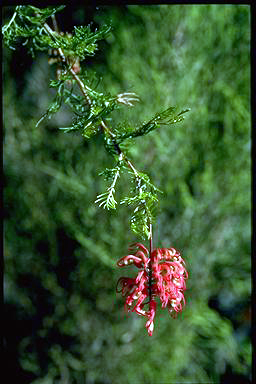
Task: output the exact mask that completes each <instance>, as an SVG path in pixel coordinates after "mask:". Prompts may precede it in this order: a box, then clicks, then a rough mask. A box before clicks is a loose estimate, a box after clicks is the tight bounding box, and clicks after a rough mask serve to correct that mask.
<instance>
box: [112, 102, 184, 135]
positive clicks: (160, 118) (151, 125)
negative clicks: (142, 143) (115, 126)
mask: <svg viewBox="0 0 256 384" xmlns="http://www.w3.org/2000/svg"><path fill="white" fill-rule="evenodd" d="M176 110H177V108H176V107H169V108H167V109H166V110H164V111H163V112H160V113H157V114H156V115H155V116H154V117H153V118H152V119H151V120H150V121H148V122H147V123H144V124H142V125H141V126H140V127H139V128H137V129H133V128H131V126H128V127H126V129H124V130H123V132H122V131H121V132H119V133H117V141H118V142H122V141H123V140H125V139H127V138H134V137H138V136H144V135H146V134H147V133H149V132H151V131H153V130H155V129H157V128H159V127H160V126H161V125H171V124H175V123H178V122H180V121H182V120H184V116H183V115H184V113H186V112H188V111H190V109H184V110H182V111H181V112H179V113H177V112H176Z"/></svg>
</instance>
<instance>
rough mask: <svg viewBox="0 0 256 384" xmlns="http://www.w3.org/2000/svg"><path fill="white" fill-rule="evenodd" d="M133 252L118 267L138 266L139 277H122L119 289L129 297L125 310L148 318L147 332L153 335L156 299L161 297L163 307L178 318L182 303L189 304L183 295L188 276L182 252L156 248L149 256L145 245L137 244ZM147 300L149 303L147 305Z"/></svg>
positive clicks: (118, 263) (123, 294)
mask: <svg viewBox="0 0 256 384" xmlns="http://www.w3.org/2000/svg"><path fill="white" fill-rule="evenodd" d="M129 251H131V254H129V255H127V256H124V257H122V258H121V259H120V260H119V261H118V262H117V265H118V266H119V267H125V266H127V265H131V264H134V265H135V266H136V267H137V268H138V269H139V272H138V275H137V277H136V278H131V277H120V279H119V280H118V282H117V288H116V290H117V292H121V293H122V296H124V297H126V300H125V308H126V309H127V310H128V312H129V311H132V312H136V313H138V315H141V316H145V317H146V318H147V319H148V320H147V322H146V329H147V331H148V334H149V336H152V334H153V330H154V317H155V313H156V307H157V302H156V297H159V299H160V301H161V304H162V305H161V306H162V308H166V307H167V309H168V311H169V313H170V314H171V316H172V317H175V316H176V315H177V313H178V312H181V311H182V302H183V304H185V298H184V294H183V292H184V291H185V289H186V284H185V280H186V279H187V278H188V273H187V271H186V268H185V262H184V260H183V259H182V257H181V256H180V253H179V251H177V250H176V249H174V248H156V249H154V250H153V251H152V253H151V255H149V252H148V250H147V248H146V247H145V246H144V245H143V244H141V243H135V244H132V245H131V247H130V248H129ZM147 298H149V302H147V303H146V302H145V300H146V299H147ZM148 303H149V310H147V311H146V310H145V309H144V306H145V305H146V304H148Z"/></svg>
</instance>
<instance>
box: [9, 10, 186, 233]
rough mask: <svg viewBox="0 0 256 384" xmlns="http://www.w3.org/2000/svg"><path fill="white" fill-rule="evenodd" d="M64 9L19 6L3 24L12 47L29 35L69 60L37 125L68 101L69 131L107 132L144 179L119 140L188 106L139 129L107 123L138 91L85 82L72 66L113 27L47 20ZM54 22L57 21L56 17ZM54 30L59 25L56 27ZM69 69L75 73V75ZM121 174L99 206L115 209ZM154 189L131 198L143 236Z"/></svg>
mask: <svg viewBox="0 0 256 384" xmlns="http://www.w3.org/2000/svg"><path fill="white" fill-rule="evenodd" d="M62 9H63V7H62V6H61V7H58V8H53V7H49V8H45V9H44V10H40V9H38V8H35V7H33V6H18V7H16V8H15V13H14V15H13V17H12V19H11V21H10V22H9V23H8V24H7V25H5V26H4V27H3V35H4V40H5V41H6V43H7V45H8V46H9V47H11V46H12V45H13V42H14V41H15V39H17V38H18V37H26V38H31V39H32V41H31V49H32V52H33V54H34V50H36V49H40V50H42V49H47V50H48V49H53V48H55V49H56V50H57V51H58V53H59V56H60V59H61V62H62V64H64V65H65V69H63V70H62V72H61V74H59V76H58V77H59V78H60V79H59V81H51V82H50V86H51V87H53V88H57V90H56V96H55V98H54V100H53V102H52V103H51V104H50V106H49V107H48V109H47V112H46V113H45V114H44V115H43V117H42V118H41V119H40V120H39V122H38V123H37V125H38V124H39V123H40V122H41V121H42V120H43V119H44V118H45V117H48V118H51V117H52V115H53V114H54V113H56V112H58V111H59V109H60V108H61V105H62V103H63V102H64V103H66V104H68V105H70V107H71V109H72V110H73V112H74V113H75V115H76V117H75V118H74V119H73V123H72V126H71V127H69V128H64V130H65V132H70V131H74V130H77V131H79V132H80V133H81V134H82V136H83V137H85V138H86V139H90V138H91V137H93V136H95V135H96V134H97V133H100V132H101V131H102V133H103V134H104V135H105V141H106V144H107V145H106V149H107V150H108V151H109V152H110V153H111V154H112V155H114V154H115V153H117V154H118V155H120V154H121V156H122V160H124V161H126V163H127V164H128V166H129V167H130V168H131V169H132V171H133V172H134V174H135V180H136V182H138V183H140V182H141V178H140V177H139V176H138V172H137V170H136V169H135V168H134V166H133V165H132V163H131V162H130V160H129V159H128V158H127V156H123V154H122V150H121V148H120V146H119V144H120V143H121V142H123V141H124V140H125V139H127V138H129V139H130V138H134V137H138V136H144V135H146V134H147V133H149V132H150V131H152V130H154V129H156V128H158V127H159V126H160V125H170V124H175V123H176V122H180V121H182V120H183V114H184V113H186V112H187V111H188V109H186V110H183V111H181V112H180V113H178V114H176V115H175V114H174V111H175V108H173V107H169V108H168V109H166V110H165V111H163V112H161V113H158V114H157V115H156V116H154V117H153V119H151V120H150V121H149V122H146V123H144V124H143V125H142V126H141V127H140V128H138V129H136V130H130V129H127V128H126V126H123V129H122V132H117V133H115V130H113V131H112V129H111V127H110V128H109V127H107V125H106V123H105V119H107V118H108V116H109V115H110V114H111V112H112V111H113V110H114V109H117V108H119V106H120V105H127V106H133V102H136V101H138V100H139V99H138V97H137V95H136V94H135V93H123V94H118V95H117V96H116V97H113V96H111V95H109V94H106V95H104V94H103V93H99V92H97V91H96V90H95V89H92V88H91V87H90V83H88V80H89V79H87V78H84V80H87V81H85V82H82V80H81V79H80V77H79V76H78V75H77V73H76V72H77V71H78V72H80V66H79V70H78V69H76V70H75V69H74V68H73V65H74V63H75V62H76V61H77V60H78V59H80V60H84V59H85V57H86V56H88V55H94V53H95V50H96V48H97V45H96V41H97V40H99V39H102V38H104V37H105V36H106V35H107V34H108V32H109V31H110V28H109V27H106V26H103V27H102V28H101V30H100V31H99V32H97V31H95V32H94V33H93V32H91V31H90V27H75V29H74V32H73V34H68V33H66V34H64V33H61V32H59V31H58V30H55V31H53V30H52V29H51V28H50V27H49V25H48V24H46V22H45V21H46V18H47V17H49V16H52V17H53V15H54V13H55V12H56V11H58V10H62ZM52 21H53V22H54V23H55V24H56V20H55V19H53V20H52ZM55 29H57V28H56V27H55ZM70 57H71V58H73V61H72V60H71V62H70V59H68V58H70ZM67 74H69V75H71V78H70V76H67ZM72 77H73V79H72ZM87 83H88V84H87ZM75 85H76V86H78V87H79V88H80V91H81V92H82V96H83V97H81V96H80V95H76V90H75ZM119 175H120V173H119V170H118V173H116V177H115V178H114V181H113V184H112V185H111V186H110V187H109V188H108V189H107V192H104V193H103V194H100V195H99V196H98V198H97V200H96V202H98V203H99V206H103V208H107V209H109V208H112V209H116V205H117V202H116V201H115V199H114V196H113V194H114V192H115V188H114V187H115V184H116V180H117V177H118V176H119ZM137 189H138V190H139V191H140V190H141V187H140V186H139V187H137ZM153 191H154V192H152V191H151V192H150V193H147V192H145V193H144V194H141V193H139V194H138V196H137V197H136V196H135V197H134V198H133V203H135V202H136V208H135V210H134V213H133V216H132V218H131V229H132V230H133V231H134V232H135V233H136V234H137V235H138V236H140V237H142V238H148V237H149V234H150V230H149V227H150V225H151V223H152V220H153V209H152V206H153V204H154V203H156V202H157V201H158V198H157V195H156V193H155V192H156V191H157V188H154V189H153ZM123 201H124V202H128V204H129V205H130V204H131V201H130V200H128V199H124V200H123Z"/></svg>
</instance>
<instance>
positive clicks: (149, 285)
mask: <svg viewBox="0 0 256 384" xmlns="http://www.w3.org/2000/svg"><path fill="white" fill-rule="evenodd" d="M149 234H150V237H149V257H150V261H149V284H148V289H149V306H150V302H151V299H152V263H153V260H152V252H153V233H152V224H151V223H150V224H149Z"/></svg>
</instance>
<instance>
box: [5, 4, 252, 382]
mask: <svg viewBox="0 0 256 384" xmlns="http://www.w3.org/2000/svg"><path fill="white" fill-rule="evenodd" d="M12 12H13V8H12V7H6V8H5V9H4V17H5V18H10V17H11V15H12ZM249 17H250V8H249V7H248V6H242V5H161V6H135V5H133V6H125V7H121V6H120V7H98V8H93V7H87V8H86V7H84V8H83V7H67V8H66V9H65V10H64V11H63V12H62V13H60V14H59V15H58V16H57V18H58V20H59V22H60V25H61V27H62V28H64V29H66V30H69V29H70V30H71V29H73V26H74V25H77V26H78V25H82V24H86V23H88V22H90V21H92V20H94V24H95V25H103V24H108V23H110V22H111V24H112V26H113V30H112V33H111V35H110V36H109V37H108V38H107V41H106V42H102V43H101V45H100V48H101V50H100V51H99V53H98V54H97V56H96V57H95V58H92V59H90V60H87V61H86V62H85V65H87V68H88V70H89V71H91V72H92V71H95V72H96V73H97V74H100V75H101V76H102V78H101V81H100V83H99V85H98V88H99V89H101V88H102V89H107V90H108V91H109V92H111V93H113V94H117V93H120V92H128V91H130V92H136V93H137V94H138V95H139V96H140V98H141V100H142V101H141V103H140V104H138V105H137V106H136V107H134V108H133V109H123V110H122V112H120V111H116V112H114V114H113V121H112V124H118V123H119V121H121V120H126V121H127V124H131V125H132V124H134V125H136V124H137V123H138V122H143V121H144V120H149V119H150V118H151V117H152V116H153V115H154V114H155V113H157V112H158V111H159V110H163V109H164V108H168V107H169V106H170V105H178V106H179V107H180V108H181V109H182V108H186V107H190V108H191V112H189V113H188V114H187V116H186V119H185V121H184V122H183V123H180V124H175V125H171V126H170V127H163V128H161V129H159V130H156V131H154V132H151V133H150V134H148V135H147V136H145V137H141V138H137V139H136V140H134V143H133V145H132V148H131V149H130V153H131V155H132V158H133V160H134V164H136V167H137V169H140V170H141V171H145V172H147V173H148V174H149V175H150V177H151V178H152V180H153V182H154V183H155V184H156V185H157V186H158V187H159V188H160V189H161V190H162V191H163V192H164V193H163V195H162V196H161V204H160V214H159V216H158V219H157V223H156V225H155V227H154V244H155V246H159V247H169V246H174V247H175V248H178V249H180V250H181V252H182V255H183V256H184V258H185V260H186V262H187V268H188V271H189V275H190V278H189V281H188V284H187V285H188V289H187V293H186V298H187V305H186V307H185V310H184V312H183V313H182V315H181V316H180V318H178V319H176V320H173V319H171V318H170V317H169V315H168V313H167V311H166V313H165V311H162V310H160V309H159V311H158V313H157V316H156V326H155V331H154V335H153V336H152V337H151V338H150V337H148V336H147V333H146V330H145V328H144V325H145V319H143V318H139V317H138V316H136V315H135V314H131V315H129V316H127V315H125V314H124V313H123V300H122V299H121V298H120V297H117V296H116V294H115V286H116V281H117V279H118V277H120V276H121V275H122V274H124V275H125V274H126V273H125V271H120V270H117V268H116V261H117V260H118V259H119V258H120V257H121V256H124V255H125V254H126V253H127V248H128V245H129V244H130V243H131V242H133V241H134V240H137V239H136V238H135V237H134V235H133V234H132V233H131V232H130V231H129V212H128V210H127V208H126V207H123V206H122V205H121V206H118V207H117V211H113V212H112V211H104V210H102V209H100V208H98V207H97V205H96V204H94V201H95V199H96V196H97V195H98V194H99V193H101V192H102V190H104V182H103V180H102V178H101V177H100V176H99V173H100V172H101V171H102V170H104V168H105V167H112V166H113V163H112V158H111V157H110V156H109V155H108V154H107V153H106V151H105V149H104V144H103V142H102V138H101V137H100V136H96V137H95V139H93V140H91V141H89V142H87V141H85V140H84V139H83V138H82V137H80V136H79V135H77V134H75V133H69V134H64V133H63V132H62V131H60V130H59V128H60V127H65V126H69V123H70V119H71V115H70V112H69V110H68V108H64V110H62V111H60V112H58V114H57V115H56V116H55V117H53V118H52V119H51V120H49V121H44V122H43V123H41V125H39V126H38V127H37V128H36V123H37V121H38V120H39V118H40V117H41V116H42V114H43V113H44V112H45V110H46V109H47V107H48V104H49V102H50V101H51V99H52V98H53V93H52V90H49V88H48V83H49V77H51V78H53V76H54V72H53V69H52V68H49V66H48V63H47V57H46V56H44V55H43V54H42V55H38V56H37V57H36V58H35V59H33V60H32V59H31V58H30V57H28V56H27V53H26V47H20V48H19V49H18V50H17V51H10V50H8V49H6V48H4V50H3V64H4V65H3V69H4V74H3V87H4V88H3V90H4V95H3V102H4V107H3V112H4V176H5V190H4V204H5V224H4V252H5V285H4V289H5V312H6V317H5V318H6V321H7V324H8V328H7V331H6V337H5V344H6V356H7V361H8V362H9V364H10V370H9V376H10V377H9V378H10V382H14V381H15V380H17V379H19V383H34V384H50V383H60V384H64V383H78V384H80V383H90V384H91V383H104V384H105V383H113V384H115V383H127V384H131V383H176V382H197V383H213V382H223V383H224V382H228V381H227V380H228V379H229V378H230V377H234V375H236V377H238V376H239V375H240V376H239V377H240V380H244V381H243V382H249V379H250V371H251V345H250V291H251V278H250V268H251V265H250V237H251V226H250V210H251V206H250V166H251V164H250V146H251V140H250V66H249V51H250V19H249ZM127 192H128V191H127V185H126V183H125V182H122V181H121V182H120V184H119V190H118V191H117V199H118V201H120V199H121V198H122V197H123V196H125V194H127ZM232 375H233V376H232ZM225 380H226V381H225ZM16 382H17V381H16ZM240 382H242V381H240Z"/></svg>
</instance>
